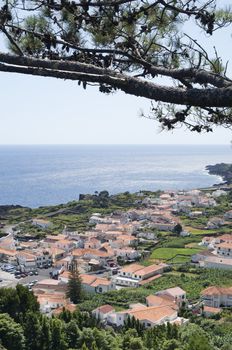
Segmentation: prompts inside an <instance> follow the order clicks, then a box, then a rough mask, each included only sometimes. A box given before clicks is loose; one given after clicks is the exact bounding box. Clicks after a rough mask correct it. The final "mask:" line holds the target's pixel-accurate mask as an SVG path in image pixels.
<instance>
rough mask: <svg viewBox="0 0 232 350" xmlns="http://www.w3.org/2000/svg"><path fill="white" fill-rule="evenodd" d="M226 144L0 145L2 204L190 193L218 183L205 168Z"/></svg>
mask: <svg viewBox="0 0 232 350" xmlns="http://www.w3.org/2000/svg"><path fill="white" fill-rule="evenodd" d="M231 161H232V148H231V147H230V145H228V146H170V145H167V146H161V145H152V146H150V145H149V146H92V145H91V146H0V204H21V205H25V206H30V207H38V206H42V205H51V204H58V203H65V202H67V201H71V200H73V199H78V196H79V194H80V193H94V191H101V190H108V191H109V192H110V193H111V194H113V193H118V192H123V191H131V192H135V191H139V190H145V189H147V190H157V189H193V188H198V187H204V186H210V185H213V184H214V183H218V182H220V179H219V178H218V177H216V176H211V175H208V173H207V172H206V171H205V166H206V165H208V164H215V163H220V162H225V163H226V162H227V163H231Z"/></svg>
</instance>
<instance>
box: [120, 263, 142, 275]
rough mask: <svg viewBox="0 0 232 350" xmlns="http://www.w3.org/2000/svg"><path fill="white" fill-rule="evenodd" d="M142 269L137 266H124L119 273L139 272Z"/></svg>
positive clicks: (140, 266)
mask: <svg viewBox="0 0 232 350" xmlns="http://www.w3.org/2000/svg"><path fill="white" fill-rule="evenodd" d="M142 268H143V266H142V265H139V264H130V265H127V266H124V267H123V268H122V269H121V272H129V273H133V272H136V271H138V270H141V269H142Z"/></svg>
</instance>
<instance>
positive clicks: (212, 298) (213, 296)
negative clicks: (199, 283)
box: [201, 286, 232, 308]
mask: <svg viewBox="0 0 232 350" xmlns="http://www.w3.org/2000/svg"><path fill="white" fill-rule="evenodd" d="M201 297H202V300H203V302H204V304H205V305H207V306H212V307H216V308H219V307H223V306H224V307H231V306H232V287H227V288H226V287H219V286H212V287H208V288H206V289H204V290H203V291H202V292H201Z"/></svg>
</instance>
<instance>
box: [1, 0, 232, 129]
mask: <svg viewBox="0 0 232 350" xmlns="http://www.w3.org/2000/svg"><path fill="white" fill-rule="evenodd" d="M222 3H223V2H220V1H219V0H211V1H208V0H202V1H198V2H197V1H195V0H189V1H181V0H170V1H166V0H158V1H155V0H153V1H144V2H138V1H135V0H132V1H131V0H123V1H119V0H118V1H97V0H93V1H71V0H57V1H53V0H52V1H42V0H33V1H29V0H28V1H25V0H18V1H7V0H5V1H2V7H1V10H0V18H1V27H0V31H1V33H2V34H3V35H4V36H5V37H6V39H7V40H8V43H9V52H10V53H11V55H8V54H7V53H3V52H2V53H1V54H0V63H1V65H0V71H2V72H14V73H22V74H32V75H35V76H47V77H55V78H59V79H69V80H74V81H77V82H78V84H79V85H81V86H83V88H84V89H86V87H87V85H88V84H93V83H94V84H96V85H98V87H99V90H100V92H102V93H107V94H108V93H112V92H114V91H115V90H121V91H124V92H125V93H127V94H131V95H134V96H140V97H145V98H147V99H148V100H151V101H154V105H153V106H152V108H151V115H152V116H153V117H154V118H156V119H157V120H158V121H159V122H160V123H161V124H162V126H163V127H164V128H167V129H172V128H174V127H175V126H177V125H185V126H186V127H188V128H190V130H192V131H197V132H200V131H201V130H206V131H211V128H212V127H213V126H214V125H222V124H223V125H226V126H228V125H231V118H230V114H231V110H230V109H231V107H232V91H231V88H230V86H231V79H230V77H227V76H226V73H227V69H226V68H227V65H223V62H222V60H221V58H220V57H219V56H218V54H217V50H216V48H215V50H213V47H212V50H210V49H209V50H208V52H207V49H206V48H204V47H203V46H202V45H200V44H199V43H198V36H199V35H200V34H199V33H201V31H204V32H205V33H206V34H207V35H208V36H212V35H214V32H215V31H216V30H218V29H221V28H223V27H226V26H229V25H231V22H232V14H231V11H230V9H228V8H225V7H223V5H222ZM19 18H20V21H19ZM191 19H192V22H191V23H192V25H195V28H194V29H193V28H192V27H191V26H187V25H185V24H186V23H187V22H188V21H190V20H191ZM199 28H200V29H199ZM194 33H195V34H194ZM212 52H214V53H212ZM157 76H159V77H160V78H161V79H163V81H164V82H163V84H157V82H156V77H157ZM166 77H168V78H169V79H167V78H166ZM168 83H169V85H168ZM156 101H160V102H162V105H159V104H158V105H157V104H156ZM180 105H182V106H183V107H182V108H180Z"/></svg>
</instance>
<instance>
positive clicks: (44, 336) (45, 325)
mask: <svg viewBox="0 0 232 350" xmlns="http://www.w3.org/2000/svg"><path fill="white" fill-rule="evenodd" d="M40 338H41V339H40V342H41V350H49V349H50V345H51V330H50V324H49V320H48V319H47V317H46V316H44V317H43V318H42V325H41V337H40Z"/></svg>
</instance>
